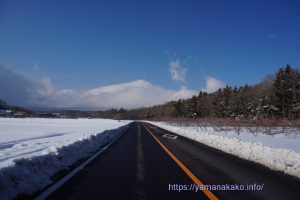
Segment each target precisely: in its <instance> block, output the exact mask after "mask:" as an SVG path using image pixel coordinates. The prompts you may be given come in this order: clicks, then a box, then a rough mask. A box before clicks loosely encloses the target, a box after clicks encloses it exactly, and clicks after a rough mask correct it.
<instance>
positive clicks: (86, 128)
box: [0, 118, 130, 168]
mask: <svg viewBox="0 0 300 200" xmlns="http://www.w3.org/2000/svg"><path fill="white" fill-rule="evenodd" d="M129 122H130V121H117V120H109V119H82V118H81V119H45V118H22V119H21V118H18V119H17V118H0V168H3V167H8V166H11V165H13V164H14V160H16V159H20V158H30V157H32V156H41V155H46V154H49V153H51V152H52V151H55V150H56V149H57V148H60V147H63V146H68V145H70V144H73V143H74V142H76V141H78V140H82V139H84V138H86V137H90V136H92V135H97V134H98V133H101V132H103V131H105V130H110V129H115V128H118V127H121V126H124V125H126V124H128V123H129Z"/></svg>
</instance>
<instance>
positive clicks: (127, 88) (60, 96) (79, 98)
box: [0, 66, 197, 109]
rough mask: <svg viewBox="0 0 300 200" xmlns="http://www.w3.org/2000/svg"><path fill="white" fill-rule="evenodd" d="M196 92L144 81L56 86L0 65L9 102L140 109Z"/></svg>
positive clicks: (1, 94)
mask: <svg viewBox="0 0 300 200" xmlns="http://www.w3.org/2000/svg"><path fill="white" fill-rule="evenodd" d="M195 94H197V92H196V91H193V90H189V89H187V88H186V87H184V86H182V87H181V89H180V90H178V91H175V90H168V89H165V88H163V87H161V86H159V85H155V84H152V83H149V82H147V81H145V80H137V81H133V82H128V83H122V84H115V85H109V86H103V87H98V88H94V89H90V90H77V89H67V88H58V87H56V86H55V85H54V84H53V83H52V82H51V80H50V79H49V78H42V79H39V80H37V79H35V80H33V79H30V78H28V77H26V76H24V75H21V74H19V73H17V72H14V71H12V70H11V69H8V68H4V67H1V66H0V99H3V100H5V101H7V102H8V103H10V104H14V105H19V106H31V107H50V108H99V109H106V108H121V107H124V108H137V107H142V106H151V105H155V104H161V103H165V102H167V101H170V100H177V99H180V98H183V99H185V98H189V97H191V96H192V95H195Z"/></svg>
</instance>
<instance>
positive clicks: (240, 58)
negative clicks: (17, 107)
mask: <svg viewBox="0 0 300 200" xmlns="http://www.w3.org/2000/svg"><path fill="white" fill-rule="evenodd" d="M299 44H300V2H299V1H297V0H295V1H292V0H281V1H276V0H272V1H264V0H260V1H258V0H257V1H256V0H251V1H230V0H229V1H216V0H207V1H202V0H195V1H190V0H185V1H182V0H181V1H176V0H172V1H154V0H152V1H114V0H109V1H83V0H82V1H64V0H60V1H58V0H52V1H50V0H49V1H47V0H43V1H39V0H35V1H33V0H26V1H25V0H23V1H22V0H20V1H17V0H7V1H6V0H1V1H0V65H2V66H3V67H6V68H9V69H10V70H13V71H14V72H16V73H21V74H25V75H26V76H34V77H37V76H40V77H44V79H45V77H47V79H49V80H51V84H53V85H55V86H58V87H60V88H72V89H77V90H87V89H92V88H97V87H101V86H106V85H112V84H118V83H127V82H132V81H136V80H145V81H147V82H149V83H151V84H154V85H157V86H160V87H163V88H165V89H167V90H174V91H176V90H179V89H180V88H181V87H183V86H184V87H186V88H188V89H189V90H193V91H199V90H201V89H203V88H205V87H206V86H205V84H207V81H208V79H209V77H212V78H214V79H216V80H219V81H221V82H222V83H224V84H229V85H232V86H233V85H238V86H239V85H243V84H245V83H248V84H254V83H258V82H260V81H261V80H262V79H263V78H264V77H265V76H266V75H268V74H274V73H275V72H276V70H277V69H278V68H279V67H283V66H284V65H286V64H288V63H289V64H291V65H292V66H295V67H299V63H300V51H299ZM176 62H177V69H175V71H176V70H177V71H180V70H183V71H184V72H185V73H184V77H182V79H180V80H175V79H174V77H172V74H171V73H170V65H171V64H172V63H173V64H174V63H176ZM173 75H174V74H173Z"/></svg>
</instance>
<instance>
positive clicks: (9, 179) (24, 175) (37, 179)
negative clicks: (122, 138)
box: [0, 120, 129, 200]
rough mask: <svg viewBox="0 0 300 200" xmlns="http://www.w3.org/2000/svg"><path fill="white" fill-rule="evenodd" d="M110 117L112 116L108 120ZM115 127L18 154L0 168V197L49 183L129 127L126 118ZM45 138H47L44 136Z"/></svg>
mask: <svg viewBox="0 0 300 200" xmlns="http://www.w3.org/2000/svg"><path fill="white" fill-rule="evenodd" d="M111 121H112V120H111ZM120 125H121V124H119V125H118V126H116V125H115V126H116V127H119V128H117V129H112V130H105V131H103V132H102V133H98V134H96V133H94V134H88V135H83V136H82V137H80V138H77V137H75V139H76V138H77V140H76V141H73V142H72V143H71V144H68V145H63V146H59V147H53V146H52V147H51V151H49V152H48V153H46V154H44V155H42V154H38V155H33V156H30V157H21V158H19V159H16V160H14V161H13V162H14V164H13V165H9V166H6V167H3V168H1V169H0V199H1V200H9V199H13V198H15V197H16V196H17V195H18V194H24V195H26V194H27V195H30V194H33V193H34V192H36V191H39V190H41V189H43V188H45V187H46V186H47V185H49V184H51V183H52V181H51V177H52V176H53V175H54V174H55V173H57V172H59V171H61V170H64V169H68V167H70V166H71V165H72V164H74V163H75V162H76V161H78V160H80V159H83V158H86V157H88V156H91V155H92V154H93V153H95V152H96V151H97V150H99V149H101V148H102V147H103V146H105V145H106V144H108V143H109V142H111V141H112V140H113V139H115V138H116V137H117V136H119V135H120V134H122V133H124V132H125V131H126V130H127V129H128V127H129V121H127V122H126V123H125V122H124V123H123V124H122V125H123V126H121V127H120ZM48 139H49V138H48ZM52 143H53V141H52Z"/></svg>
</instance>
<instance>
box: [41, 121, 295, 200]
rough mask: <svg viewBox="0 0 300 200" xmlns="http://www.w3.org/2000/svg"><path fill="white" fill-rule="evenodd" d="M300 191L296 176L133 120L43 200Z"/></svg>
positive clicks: (269, 195) (273, 195) (290, 194)
mask: <svg viewBox="0 0 300 200" xmlns="http://www.w3.org/2000/svg"><path fill="white" fill-rule="evenodd" d="M299 188H300V181H299V179H297V178H295V177H292V176H288V175H286V174H283V173H280V172H276V171H272V170H270V169H268V168H266V167H263V166H261V165H258V164H256V163H253V162H250V161H247V160H243V159H240V158H238V157H235V156H232V155H229V154H226V153H224V152H222V151H219V150H216V149H213V148H211V147H208V146H206V145H203V144H200V143H198V142H195V141H192V140H190V139H187V138H184V137H182V136H179V135H176V134H175V133H172V132H169V131H165V130H163V129H161V128H158V127H156V126H154V125H151V124H147V123H137V122H136V123H134V124H133V125H132V126H131V127H130V128H129V129H128V130H127V132H126V133H125V134H123V135H122V136H121V137H120V139H118V140H117V141H116V142H114V143H113V144H112V145H111V146H110V147H109V148H107V149H106V151H104V152H103V153H102V154H100V155H99V156H98V157H97V158H96V159H95V160H93V161H92V162H91V163H90V164H89V165H87V166H86V167H85V168H84V169H82V170H81V171H80V172H79V173H78V174H76V175H75V176H74V177H72V178H71V179H70V180H69V181H67V182H66V183H65V184H64V185H63V186H61V187H60V188H59V189H58V190H56V191H55V192H54V193H52V194H51V195H50V196H48V198H47V199H66V200H67V199H155V200H156V199H272V200H274V199H280V200H281V199H297V198H299V196H300V191H299ZM202 189H206V190H204V191H201V190H202ZM216 189H217V190H216ZM247 189H248V190H247ZM241 190H243V191H241Z"/></svg>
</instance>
